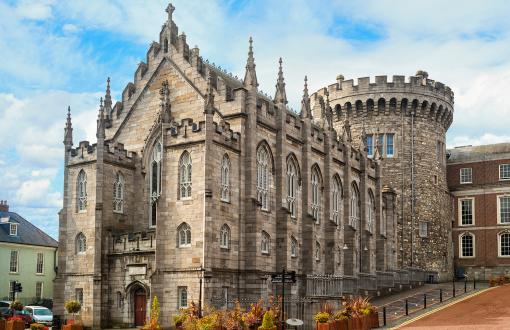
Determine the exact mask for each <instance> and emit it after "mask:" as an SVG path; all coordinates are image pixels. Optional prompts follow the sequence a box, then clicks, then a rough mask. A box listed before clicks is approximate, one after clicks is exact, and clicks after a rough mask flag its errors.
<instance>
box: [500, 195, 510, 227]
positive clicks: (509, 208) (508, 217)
mask: <svg viewBox="0 0 510 330" xmlns="http://www.w3.org/2000/svg"><path fill="white" fill-rule="evenodd" d="M498 223H510V195H505V196H498Z"/></svg>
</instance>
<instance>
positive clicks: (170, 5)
mask: <svg viewBox="0 0 510 330" xmlns="http://www.w3.org/2000/svg"><path fill="white" fill-rule="evenodd" d="M174 10H175V7H174V6H173V5H172V3H171V2H170V3H168V6H167V7H166V9H165V11H166V12H167V13H168V19H167V24H168V26H169V27H170V26H171V25H172V14H173V13H174Z"/></svg>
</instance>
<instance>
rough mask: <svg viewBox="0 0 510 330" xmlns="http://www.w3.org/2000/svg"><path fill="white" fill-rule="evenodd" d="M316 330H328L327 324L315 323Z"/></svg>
mask: <svg viewBox="0 0 510 330" xmlns="http://www.w3.org/2000/svg"><path fill="white" fill-rule="evenodd" d="M316 329H317V330H329V323H319V322H317V327H316Z"/></svg>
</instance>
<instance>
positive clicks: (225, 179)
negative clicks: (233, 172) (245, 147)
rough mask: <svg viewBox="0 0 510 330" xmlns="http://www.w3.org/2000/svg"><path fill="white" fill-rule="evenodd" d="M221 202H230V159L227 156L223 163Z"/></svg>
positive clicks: (224, 157)
mask: <svg viewBox="0 0 510 330" xmlns="http://www.w3.org/2000/svg"><path fill="white" fill-rule="evenodd" d="M221 200H222V201H224V202H229V201H230V159H229V158H228V156H227V155H225V156H223V160H222V161H221Z"/></svg>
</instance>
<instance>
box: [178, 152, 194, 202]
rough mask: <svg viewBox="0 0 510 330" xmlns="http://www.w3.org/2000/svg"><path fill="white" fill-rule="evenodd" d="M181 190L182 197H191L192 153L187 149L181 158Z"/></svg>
mask: <svg viewBox="0 0 510 330" xmlns="http://www.w3.org/2000/svg"><path fill="white" fill-rule="evenodd" d="M179 191H180V193H179V194H180V197H181V198H191V155H190V154H189V152H187V151H184V152H183V153H182V155H181V159H180V160H179Z"/></svg>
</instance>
